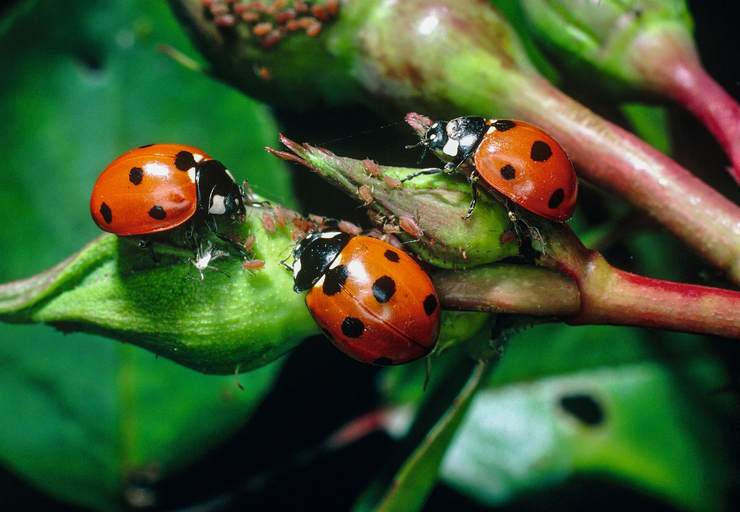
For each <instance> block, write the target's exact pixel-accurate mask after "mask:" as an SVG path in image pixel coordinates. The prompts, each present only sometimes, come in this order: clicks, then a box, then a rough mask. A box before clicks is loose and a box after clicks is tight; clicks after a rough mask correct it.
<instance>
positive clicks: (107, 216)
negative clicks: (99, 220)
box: [100, 203, 113, 224]
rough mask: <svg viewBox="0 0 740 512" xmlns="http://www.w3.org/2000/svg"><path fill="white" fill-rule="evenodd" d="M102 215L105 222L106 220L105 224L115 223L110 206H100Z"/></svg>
mask: <svg viewBox="0 0 740 512" xmlns="http://www.w3.org/2000/svg"><path fill="white" fill-rule="evenodd" d="M100 215H102V216H103V220H105V222H107V223H108V224H110V223H111V222H113V212H112V211H110V206H108V205H107V204H105V203H103V204H101V205H100Z"/></svg>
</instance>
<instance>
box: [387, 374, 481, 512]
mask: <svg viewBox="0 0 740 512" xmlns="http://www.w3.org/2000/svg"><path fill="white" fill-rule="evenodd" d="M487 368H488V363H487V362H479V363H478V364H477V366H476V367H475V368H474V369H473V371H472V372H471V374H470V378H469V379H468V381H467V382H466V383H465V386H464V387H463V388H462V389H461V390H460V393H459V394H458V395H457V397H456V398H455V400H453V401H452V403H451V404H450V407H449V409H448V410H447V411H446V412H445V414H444V415H443V416H442V417H441V418H440V419H439V421H437V423H436V424H435V425H434V428H432V430H431V431H429V433H428V434H427V435H426V437H425V438H424V439H423V440H422V442H421V443H420V444H419V446H418V447H417V448H416V450H415V451H414V453H413V454H412V455H411V457H409V458H408V459H407V460H406V462H405V463H404V465H403V467H401V469H400V471H399V472H398V474H397V475H396V477H395V479H394V481H393V485H392V486H391V488H390V490H389V491H388V494H386V496H385V498H384V499H383V501H382V502H381V503H380V506H379V507H378V510H381V511H384V512H393V511H396V510H398V511H412V510H421V508H422V507H423V506H424V503H425V502H426V500H427V497H428V496H429V493H431V491H432V489H433V488H434V484H435V483H436V482H437V476H438V474H439V466H440V464H441V463H442V459H443V458H444V456H445V452H446V451H447V448H448V446H449V445H450V442H451V441H452V438H453V436H454V435H455V432H456V431H457V429H458V427H459V426H460V423H461V422H462V421H463V418H465V414H466V413H467V412H468V407H469V406H470V403H471V401H472V400H473V397H474V396H475V393H476V391H477V390H478V387H479V385H480V384H481V382H482V380H483V377H484V375H485V374H486V369H487Z"/></svg>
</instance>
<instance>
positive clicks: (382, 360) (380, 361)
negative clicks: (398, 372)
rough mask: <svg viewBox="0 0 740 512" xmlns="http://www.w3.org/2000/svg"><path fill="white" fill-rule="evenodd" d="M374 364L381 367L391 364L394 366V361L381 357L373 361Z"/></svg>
mask: <svg viewBox="0 0 740 512" xmlns="http://www.w3.org/2000/svg"><path fill="white" fill-rule="evenodd" d="M373 364H377V365H379V366H388V365H389V364H393V360H392V359H389V358H387V357H379V358H377V359H376V360H375V361H373Z"/></svg>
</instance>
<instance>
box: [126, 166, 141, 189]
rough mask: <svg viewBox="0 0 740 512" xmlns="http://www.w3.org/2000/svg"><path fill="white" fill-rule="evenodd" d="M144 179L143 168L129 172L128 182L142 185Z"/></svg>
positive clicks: (135, 168) (132, 169)
mask: <svg viewBox="0 0 740 512" xmlns="http://www.w3.org/2000/svg"><path fill="white" fill-rule="evenodd" d="M143 177H144V171H143V170H142V168H141V167H132V168H131V170H130V171H129V172H128V180H129V181H130V182H131V183H133V184H134V185H138V184H139V183H141V179H142V178H143Z"/></svg>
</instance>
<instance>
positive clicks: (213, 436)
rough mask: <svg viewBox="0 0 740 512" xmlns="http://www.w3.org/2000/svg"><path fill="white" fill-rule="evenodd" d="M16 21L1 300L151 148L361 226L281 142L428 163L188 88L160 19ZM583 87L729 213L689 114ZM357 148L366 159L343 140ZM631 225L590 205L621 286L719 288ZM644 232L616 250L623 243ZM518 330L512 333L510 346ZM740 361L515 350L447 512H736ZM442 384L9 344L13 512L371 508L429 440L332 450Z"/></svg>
mask: <svg viewBox="0 0 740 512" xmlns="http://www.w3.org/2000/svg"><path fill="white" fill-rule="evenodd" d="M691 7H692V9H693V11H694V13H695V15H696V21H697V31H698V34H697V37H698V41H699V46H700V50H701V51H702V54H703V55H706V56H708V57H709V58H708V59H707V60H706V63H707V65H708V66H709V68H710V72H713V73H714V74H715V75H717V76H718V78H719V79H720V81H724V82H725V84H726V86H727V87H728V89H729V90H730V92H731V93H734V94H735V95H737V92H738V90H740V82H738V81H737V79H738V76H740V75H739V74H738V70H737V69H729V70H728V68H727V66H725V63H724V62H723V60H722V56H721V54H720V50H721V49H722V48H734V47H736V46H737V43H738V35H737V34H736V33H733V32H732V31H731V30H730V28H729V27H727V26H725V25H723V22H724V19H723V17H722V16H721V13H719V14H718V13H716V12H712V11H711V9H710V8H708V7H707V6H706V5H703V3H701V2H693V3H692V4H691ZM0 14H1V15H2V18H0V61H1V62H3V64H4V65H3V68H4V72H3V73H2V74H1V75H0V116H2V119H3V122H2V124H1V125H0V140H1V141H2V147H3V172H2V173H0V215H1V216H2V219H3V220H4V222H3V228H2V229H1V230H0V255H2V258H1V259H0V282H7V281H10V280H13V279H17V278H22V277H26V276H29V275H32V274H34V273H36V272H39V271H41V270H43V269H45V268H47V267H49V266H51V265H53V264H54V263H56V262H57V261H59V260H61V259H62V258H64V257H66V256H67V255H69V254H71V253H72V252H74V251H75V250H77V249H78V248H79V247H80V246H82V245H83V244H84V243H85V242H86V241H89V240H90V239H92V238H93V237H94V236H96V235H97V233H98V231H97V228H96V227H95V226H94V224H93V223H92V222H91V220H90V218H89V213H88V208H87V203H88V200H89V193H90V189H91V186H92V183H93V181H94V179H95V177H96V176H97V174H98V172H99V171H100V170H101V169H102V168H103V167H104V166H105V165H106V164H107V163H108V162H109V161H110V160H111V159H112V158H114V157H115V156H116V155H117V154H119V153H120V152H122V151H124V150H126V149H128V148H130V147H133V146H136V145H141V144H146V143H151V142H155V141H156V142H181V143H186V144H192V145H196V146H200V147H203V148H205V149H206V150H207V151H208V152H209V153H210V154H212V155H214V156H215V155H217V156H218V158H219V159H221V160H223V161H224V162H226V163H227V164H228V165H229V167H230V168H231V169H232V170H234V172H235V174H236V175H237V178H247V179H249V181H250V183H251V184H252V186H253V188H254V189H255V191H256V192H258V193H259V194H261V195H263V196H265V197H267V198H269V199H271V200H275V201H279V202H282V203H284V204H286V205H289V206H291V207H299V208H301V209H302V210H304V211H312V212H316V213H321V214H329V215H332V216H336V217H344V218H350V219H354V220H356V221H361V222H364V223H365V225H367V222H366V221H365V220H364V217H363V215H362V213H361V212H360V211H359V210H358V209H357V208H356V205H354V204H353V203H352V202H350V201H349V200H347V199H344V198H343V197H342V196H341V195H339V193H338V192H335V191H333V190H329V189H327V187H325V186H324V185H323V184H322V183H320V182H319V181H318V179H317V178H315V177H313V176H308V175H307V173H305V172H304V171H302V170H299V169H297V168H296V169H293V170H291V169H288V167H287V166H285V165H283V164H282V163H281V162H279V161H277V160H276V159H274V158H273V157H271V156H269V155H267V153H265V152H264V151H263V149H262V148H263V147H264V146H266V145H270V146H277V133H278V126H279V127H280V129H281V130H283V131H285V132H286V133H288V134H289V135H290V136H291V137H293V138H294V139H297V140H308V141H312V142H316V143H321V142H325V141H328V142H326V145H327V146H328V147H330V148H331V149H332V150H334V151H336V152H337V153H340V154H341V153H344V154H349V155H351V156H359V157H365V156H371V157H373V158H376V159H378V160H382V161H383V162H385V163H399V164H400V163H413V162H414V159H415V155H410V154H408V153H405V154H404V153H402V151H401V148H400V146H402V144H398V141H399V140H403V141H408V142H409V143H411V142H413V141H412V140H411V139H412V137H411V136H410V134H409V133H408V132H405V131H404V130H403V129H402V128H401V127H399V126H395V127H390V128H386V129H377V128H378V127H380V126H381V125H384V124H385V123H386V122H387V121H386V120H381V119H379V118H378V117H376V116H374V115H373V114H372V113H370V112H346V111H316V112H311V113H310V114H309V115H301V116H300V117H294V116H292V115H291V114H290V113H289V112H285V111H281V110H280V109H276V110H275V111H274V112H272V111H271V110H270V109H269V108H267V107H266V106H264V105H261V104H258V103H256V102H254V101H252V100H250V99H248V98H245V97H244V96H243V95H241V94H239V93H238V92H236V91H234V90H232V89H230V88H228V87H226V86H225V85H223V84H221V83H219V82H217V81H214V80H212V79H211V78H209V77H208V76H207V75H204V74H200V73H195V72H192V71H189V70H186V69H184V68H182V67H181V66H180V65H178V64H177V63H175V62H173V61H172V60H171V59H169V58H168V57H166V56H164V55H163V54H162V53H161V52H158V51H157V47H158V45H160V44H167V45H171V46H173V47H175V48H178V49H180V50H182V51H184V52H185V53H186V54H188V55H191V56H196V55H197V53H196V52H195V50H194V49H193V48H192V47H191V45H190V43H189V41H188V39H187V38H186V36H185V35H184V33H183V32H182V31H181V29H180V28H179V27H178V25H177V24H176V22H175V20H174V19H173V17H172V15H171V13H170V12H169V9H168V8H167V6H166V4H165V3H163V2H152V1H150V0H128V1H127V0H72V1H68V2H57V1H53V0H38V1H16V2H9V3H6V4H5V5H4V6H3V7H2V11H0ZM724 53H725V54H726V52H724ZM713 56H714V57H713ZM564 87H566V88H570V92H572V93H573V94H574V95H576V96H578V97H579V98H581V99H582V100H584V101H587V102H589V104H591V105H592V106H594V107H595V108H596V109H597V110H599V111H603V112H605V113H607V114H609V115H612V116H618V117H617V119H618V120H619V121H620V122H622V123H624V124H626V125H628V126H629V125H630V124H629V123H630V122H632V125H631V126H633V129H637V130H638V131H639V132H640V133H641V134H642V135H643V136H645V137H647V138H648V139H649V140H650V141H651V142H652V143H654V144H656V145H657V146H658V147H660V148H661V149H663V150H665V151H671V150H673V153H674V155H675V156H676V157H677V158H678V159H679V160H680V161H682V162H685V163H686V164H687V165H688V166H689V167H690V168H692V169H697V170H699V171H701V170H704V169H707V174H706V175H705V176H703V177H704V178H705V179H707V180H708V181H710V182H712V183H714V184H715V185H716V186H718V187H719V188H720V189H723V188H726V187H728V186H729V183H728V181H727V178H726V177H725V176H724V175H723V174H721V173H717V172H716V169H717V168H720V167H721V165H722V162H723V156H722V155H721V152H720V151H719V149H718V148H717V147H716V146H715V145H714V144H713V143H712V142H711V140H710V139H709V137H708V135H706V134H705V133H704V131H703V129H702V127H700V126H698V125H697V123H696V122H695V121H694V120H693V119H691V118H690V117H689V116H688V115H687V114H685V113H682V112H678V111H676V110H673V109H662V108H661V109H655V108H649V109H648V108H644V107H641V106H639V105H633V106H632V107H630V108H628V109H626V110H623V111H621V113H620V110H619V109H618V108H615V106H614V105H613V104H611V103H610V102H609V101H608V100H605V99H604V98H596V97H593V95H592V94H589V93H586V92H584V91H582V90H580V89H579V88H578V87H576V86H574V85H572V84H568V83H567V80H566V81H565V83H564ZM348 120H349V121H348ZM630 120H631V121H630ZM348 122H349V123H351V124H348ZM677 126H678V127H680V129H678V130H677V129H675V127H677ZM671 127H673V128H671ZM367 130H373V131H372V132H371V133H370V134H368V133H365V132H366V131H367ZM353 133H355V134H361V135H357V136H354V137H349V138H342V140H335V139H337V138H338V137H342V136H344V135H347V134H350V135H351V134H353ZM395 146H399V148H398V151H395V150H389V149H388V148H389V147H395ZM700 164H701V165H700ZM327 204H333V205H334V206H333V207H332V208H327V206H326V205H327ZM635 217H636V216H634V215H632V214H631V213H630V210H629V208H628V207H627V206H626V205H624V204H621V203H618V202H615V201H613V200H612V201H610V202H606V201H604V196H602V195H601V194H600V193H598V192H597V191H594V190H591V189H588V188H586V190H585V191H584V194H583V198H582V200H581V203H580V206H579V211H578V214H577V217H576V219H575V221H574V227H575V228H576V229H577V230H578V231H579V233H580V234H581V235H582V236H583V237H584V239H586V240H590V241H592V242H594V243H599V244H601V247H602V248H603V250H604V251H605V254H606V255H607V257H608V258H609V260H610V261H612V262H614V263H615V264H616V265H618V266H621V267H622V268H625V269H628V270H633V271H638V272H641V273H645V274H647V275H650V276H654V277H663V278H670V279H677V280H687V281H691V282H706V281H707V280H709V281H710V282H711V281H712V280H713V279H714V278H715V276H714V275H713V274H711V271H709V270H707V268H706V267H704V266H703V265H702V264H701V262H699V261H698V260H697V259H695V258H694V257H693V256H691V255H686V256H684V254H686V250H685V249H684V248H683V247H681V246H680V245H679V244H678V243H677V242H675V241H674V240H673V239H672V238H671V237H670V236H668V235H665V234H662V233H660V232H659V231H657V230H655V229H653V228H652V227H651V226H645V225H644V223H642V222H640V219H639V218H635ZM625 220H626V223H625V224H621V225H622V226H626V227H625V228H624V230H623V231H621V230H620V236H619V237H611V236H604V235H605V234H608V233H610V232H612V231H613V229H612V227H613V226H614V224H615V223H616V222H618V221H619V222H625ZM605 226H606V228H605ZM677 254H680V255H681V256H677ZM507 321H508V319H507V318H506V317H505V316H504V315H502V316H501V317H499V318H498V319H496V320H495V321H494V326H493V328H494V331H496V330H498V329H499V328H500V327H501V326H505V325H506V323H507ZM734 345H735V344H734V343H733V342H731V341H728V340H721V339H710V338H706V337H700V336H688V335H678V334H670V333H664V332H657V331H647V330H638V329H629V328H609V327H581V328H571V327H567V326H563V325H549V326H539V327H534V328H531V329H527V330H522V331H521V332H519V333H517V334H514V335H512V336H511V339H510V340H509V344H508V348H507V350H506V352H505V357H504V358H503V360H502V362H501V364H500V366H499V367H498V368H497V369H496V371H495V372H493V373H492V374H491V376H490V377H489V378H488V379H487V381H486V382H485V384H484V386H483V388H482V390H481V392H480V394H479V395H478V396H477V398H476V399H475V401H474V403H473V405H472V408H471V410H470V412H469V414H468V416H467V417H466V419H465V420H464V421H463V424H462V426H461V428H460V430H459V432H458V434H457V436H456V438H455V440H454V441H453V443H452V445H451V448H450V450H449V452H448V453H447V456H446V458H445V461H444V463H443V466H442V479H441V481H440V482H439V484H438V485H437V487H436V488H435V491H434V492H433V493H432V496H431V498H430V500H429V502H428V504H427V509H429V510H447V509H449V508H451V507H458V508H460V507H462V508H463V509H472V510H475V509H490V507H494V508H495V509H501V510H539V509H541V508H542V507H543V506H544V505H546V506H547V508H548V509H550V510H572V509H577V510H583V509H586V508H589V507H593V506H599V507H600V508H612V507H613V508H615V509H616V508H628V507H632V508H635V507H637V508H638V509H649V510H658V509H666V510H671V509H689V510H723V509H729V508H731V506H732V504H733V497H734V496H735V494H736V493H737V490H738V486H737V484H738V480H737V478H738V472H737V469H738V462H737V461H738V458H737V448H738V443H737V435H736V428H737V426H738V425H737V420H738V408H737V404H738V402H737V396H738V394H737V391H738V386H737V384H738V382H737V379H736V377H735V375H736V373H737V372H736V371H735V370H736V369H737V367H738V365H737V363H736V361H738V360H740V359H739V358H738V356H740V353H739V352H738V349H737V348H736V347H735V346H734ZM460 357H461V355H460V354H456V353H452V354H449V355H447V356H445V357H443V358H441V360H440V361H438V362H436V363H435V369H434V373H433V381H435V382H436V387H433V389H434V393H435V394H434V395H433V396H439V397H440V403H446V402H445V400H450V399H451V396H452V395H454V391H455V390H454V389H453V388H452V387H451V388H450V389H449V390H446V389H445V386H444V385H440V382H442V383H444V379H445V378H446V377H450V375H452V377H450V382H453V381H454V375H453V374H454V372H456V371H457V370H456V368H457V366H456V365H455V361H457V359H459V358H460ZM448 368H449V370H448ZM423 379H424V367H423V364H414V365H410V366H407V367H403V368H394V369H390V370H382V371H380V370H378V369H376V368H369V367H365V366H362V365H360V364H358V363H355V362H353V361H350V360H348V359H346V358H345V357H343V356H341V354H339V353H338V352H336V351H335V350H334V349H333V348H332V347H331V346H330V345H329V344H328V343H327V342H326V341H325V340H323V339H322V338H315V339H310V340H307V341H306V343H304V344H303V345H302V346H301V347H299V348H298V349H297V350H295V351H294V352H293V353H292V354H291V355H290V356H288V357H287V358H285V359H284V360H282V361H278V362H277V363H274V364H272V365H269V366H267V367H265V368H262V369H260V370H257V371H254V372H251V373H247V374H243V375H240V376H238V377H237V376H233V377H213V376H203V375H200V374H197V373H195V372H193V371H190V370H187V369H184V368H181V367H178V366H177V365H175V364H173V363H171V362H169V361H166V360H163V359H157V358H156V357H155V356H153V355H152V354H150V353H149V352H145V351H142V350H139V349H136V348H134V347H130V346H126V345H124V344H120V343H116V342H112V341H110V340H107V339H102V338H96V337H94V336H88V335H79V334H70V335H63V334H61V333H58V332H55V331H53V330H52V329H50V328H48V327H41V326H20V325H0V466H1V469H0V505H3V506H4V507H6V508H8V507H11V506H12V507H18V508H20V507H24V508H25V507H33V506H40V507H54V508H57V509H59V508H68V509H72V510H75V509H78V508H83V509H88V508H91V509H112V508H143V509H162V510H167V509H173V508H181V507H188V506H194V505H202V506H204V507H205V508H204V510H220V509H232V508H235V509H243V508H248V507H255V508H270V509H272V510H275V509H292V510H294V509H300V508H308V507H309V506H311V505H316V504H320V505H321V508H322V509H324V510H346V509H348V508H349V507H351V505H352V504H353V503H354V502H355V500H357V499H358V497H359V496H361V495H362V494H363V491H364V489H366V488H368V487H369V486H371V484H373V483H374V484H375V486H376V487H380V488H384V482H386V480H385V479H386V478H387V475H388V474H392V469H391V473H389V470H388V465H387V463H389V462H390V463H391V464H392V463H393V459H394V458H396V459H398V458H402V457H400V456H401V455H404V454H407V453H408V452H409V450H410V449H411V448H412V447H413V446H415V443H417V442H418V437H417V438H415V437H414V436H413V435H410V436H409V437H408V438H407V439H406V440H405V441H404V442H400V443H399V441H397V440H396V439H395V438H394V436H392V435H389V434H387V433H383V432H380V431H375V432H373V433H372V434H370V435H368V436H366V437H364V438H363V439H362V440H360V441H358V442H357V443H353V444H351V445H350V446H345V447H343V448H342V449H340V450H335V451H328V452H327V451H322V452H316V451H315V450H313V448H314V447H316V446H317V445H318V444H319V443H321V442H322V441H323V440H324V439H325V438H326V437H327V436H328V435H329V434H330V433H331V432H332V431H334V430H335V429H336V428H338V427H340V426H341V425H342V424H344V423H345V422H347V421H350V420H352V419H353V418H355V417H357V416H359V415H361V414H363V413H365V412H367V411H370V410H373V409H375V408H377V407H381V406H386V405H394V406H404V407H407V408H406V409H403V410H406V411H410V410H414V409H415V408H416V407H418V406H419V404H420V402H421V401H422V399H423V398H424V397H425V394H424V392H423V391H422V382H423ZM242 388H243V389H242ZM427 396H429V395H427ZM427 402H430V400H427ZM427 409H428V404H427V406H422V411H425V410H427ZM404 417H405V418H406V419H408V417H407V416H404V415H403V414H401V415H399V418H401V419H403V418H404ZM401 423H403V422H401ZM391 433H393V432H391ZM412 433H413V432H412ZM397 443H399V444H397ZM391 454H394V456H393V457H391ZM396 462H400V461H396ZM391 468H392V466H391ZM605 500H608V501H607V504H606V505H605Z"/></svg>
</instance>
